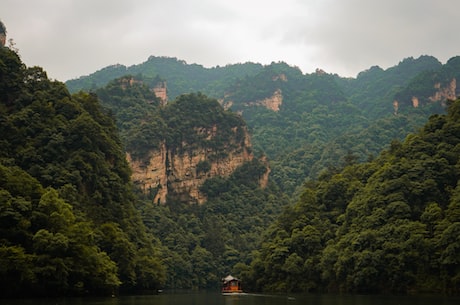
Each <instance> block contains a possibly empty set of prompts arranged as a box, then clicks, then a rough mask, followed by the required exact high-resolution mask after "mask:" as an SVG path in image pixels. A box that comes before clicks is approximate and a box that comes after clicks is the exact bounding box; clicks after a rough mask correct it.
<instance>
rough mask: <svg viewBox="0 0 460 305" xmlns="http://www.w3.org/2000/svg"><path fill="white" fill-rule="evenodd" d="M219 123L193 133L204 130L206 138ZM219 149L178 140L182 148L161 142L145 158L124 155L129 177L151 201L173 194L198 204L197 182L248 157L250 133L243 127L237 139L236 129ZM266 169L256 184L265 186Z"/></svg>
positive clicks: (227, 170)
mask: <svg viewBox="0 0 460 305" xmlns="http://www.w3.org/2000/svg"><path fill="white" fill-rule="evenodd" d="M218 128H219V126H217V125H215V126H213V127H212V128H209V129H207V128H201V129H199V130H195V131H194V132H197V133H200V134H202V133H205V134H206V135H207V139H208V140H212V139H213V137H215V136H216V134H217V131H218ZM232 131H233V133H234V135H233V137H231V139H230V141H229V142H228V143H227V144H226V145H225V146H226V149H225V153H223V152H222V150H214V149H211V148H209V147H208V148H206V147H193V148H192V147H191V146H190V145H188V144H187V143H182V149H181V151H182V152H178V150H177V149H171V148H168V145H167V143H165V142H163V143H162V144H161V145H160V148H159V149H157V150H155V151H151V153H150V158H149V160H148V162H145V161H140V160H133V159H132V158H131V156H130V155H129V154H128V155H127V158H128V161H129V163H130V164H131V168H132V180H133V181H134V183H135V184H137V185H138V186H140V187H141V189H142V190H143V191H144V193H146V194H150V195H151V196H152V198H153V201H154V202H155V203H160V204H164V203H166V199H167V196H168V195H174V196H175V197H176V198H179V199H180V200H181V201H186V202H190V203H198V204H201V203H203V202H205V201H206V197H205V196H204V195H203V194H202V193H200V191H199V189H200V186H201V185H202V184H203V183H204V182H205V181H206V179H209V178H212V177H216V176H220V177H228V176H229V175H230V174H232V173H233V172H234V171H235V169H236V168H238V167H239V166H241V165H242V164H243V163H244V162H248V161H251V160H252V159H253V158H254V156H253V154H252V150H251V142H250V137H249V134H248V132H247V130H246V129H245V130H244V138H243V140H242V141H237V138H238V136H237V130H236V128H235V129H234V130H232ZM268 173H269V170H268V169H267V172H266V174H265V175H263V176H262V177H260V181H259V183H260V185H261V186H262V187H265V185H266V183H267V180H268Z"/></svg>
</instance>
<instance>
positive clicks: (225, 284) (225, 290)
mask: <svg viewBox="0 0 460 305" xmlns="http://www.w3.org/2000/svg"><path fill="white" fill-rule="evenodd" d="M241 293H243V290H242V289H241V281H240V280H239V279H237V278H236V277H233V276H231V275H227V276H226V277H224V278H223V279H222V294H223V295H235V294H241Z"/></svg>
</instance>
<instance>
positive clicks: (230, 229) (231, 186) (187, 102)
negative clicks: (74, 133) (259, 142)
mask: <svg viewBox="0 0 460 305" xmlns="http://www.w3.org/2000/svg"><path fill="white" fill-rule="evenodd" d="M129 80H131V85H129V86H127V85H126V84H127V83H128V82H129ZM132 80H134V81H132ZM95 92H96V93H97V95H98V97H99V99H100V100H101V103H102V105H104V106H105V107H107V108H108V109H110V111H111V112H112V113H113V114H114V115H115V117H116V118H118V119H117V122H118V123H117V124H118V126H119V128H120V132H121V134H122V139H123V140H124V142H125V143H126V150H127V151H128V152H129V153H130V154H132V155H134V156H135V157H136V158H139V159H140V160H142V161H143V162H149V159H148V157H149V152H150V151H151V150H155V149H158V147H159V143H161V142H164V143H166V145H167V146H168V147H169V148H170V149H172V150H174V151H177V152H178V153H179V154H180V153H181V152H180V151H181V150H183V149H184V144H186V149H192V150H193V149H194V148H196V147H206V148H207V149H212V151H213V152H214V154H217V155H221V154H225V152H226V149H228V148H229V147H230V145H232V143H230V138H231V136H232V134H233V131H232V130H233V129H234V128H237V129H239V130H241V133H242V132H243V130H244V129H245V128H246V124H245V122H244V121H243V119H242V118H241V116H238V115H236V114H235V113H234V112H230V111H225V110H224V109H223V108H222V106H221V105H220V104H219V103H218V102H217V101H216V100H215V99H211V98H208V97H207V96H205V95H203V94H200V93H191V94H184V95H181V96H179V97H177V98H176V99H175V100H174V101H171V102H170V103H168V104H167V105H165V106H164V107H160V103H159V101H158V100H157V99H156V98H155V97H154V96H152V92H151V90H150V89H149V87H148V86H147V85H146V84H145V82H144V80H143V79H141V78H136V77H133V76H124V77H121V78H117V79H115V80H113V81H111V82H109V84H107V85H106V86H105V87H103V88H99V89H97V90H96V91H95ZM213 125H218V128H217V131H216V135H215V136H214V137H213V138H212V139H209V138H208V137H207V135H203V134H199V133H196V132H194V130H197V129H200V128H202V127H211V126H213ZM237 134H238V133H237ZM237 138H238V137H237ZM237 140H238V139H237ZM233 144H238V142H237V143H233ZM200 166H201V167H203V168H204V167H205V163H199V164H198V165H197V167H200ZM204 170H205V169H204ZM266 170H267V169H266V165H265V164H263V163H261V162H260V161H258V160H256V159H254V160H253V161H251V162H247V163H245V164H244V165H243V166H241V167H240V168H239V169H238V170H237V171H235V172H234V173H233V174H232V175H231V176H230V177H228V178H223V177H215V178H212V179H208V180H207V181H206V182H205V184H204V185H203V186H202V187H201V191H202V192H203V193H204V194H205V195H206V197H207V199H208V200H207V202H206V203H205V204H203V205H196V204H192V205H190V203H188V202H183V201H181V200H180V199H179V198H175V197H174V196H172V195H169V196H168V203H167V204H166V205H165V206H163V205H158V204H154V203H153V202H152V192H149V193H147V194H145V193H142V192H140V191H139V192H138V193H137V195H138V197H139V198H140V200H141V203H140V204H139V205H138V206H139V210H140V211H141V214H142V217H143V220H144V223H145V225H146V226H147V227H148V229H149V231H150V232H151V233H152V234H153V235H155V236H158V238H159V239H160V240H161V241H162V244H163V246H164V247H165V248H164V250H163V255H164V257H163V258H164V263H165V265H166V266H167V270H168V272H167V281H166V284H165V286H166V287H169V288H183V289H184V288H188V289H200V288H201V289H203V288H212V289H217V288H218V287H217V285H218V284H219V282H220V279H221V277H222V276H223V275H225V274H227V273H229V272H231V271H233V270H232V269H233V267H234V265H235V264H236V263H239V262H246V263H249V262H250V261H251V252H252V251H253V250H255V249H256V248H257V246H258V244H259V242H260V236H261V235H262V232H263V231H264V230H265V229H266V228H268V226H269V224H270V223H272V222H273V221H274V220H275V217H276V215H278V214H279V213H280V212H281V208H282V207H283V206H285V205H286V204H288V202H289V200H288V199H287V197H285V196H283V195H281V193H280V190H279V188H278V187H277V186H276V185H274V184H271V185H270V186H269V187H267V188H265V189H261V188H260V186H259V184H258V183H257V180H258V179H257V177H259V176H261V175H262V174H263V173H265V171H266ZM179 197H180V196H179Z"/></svg>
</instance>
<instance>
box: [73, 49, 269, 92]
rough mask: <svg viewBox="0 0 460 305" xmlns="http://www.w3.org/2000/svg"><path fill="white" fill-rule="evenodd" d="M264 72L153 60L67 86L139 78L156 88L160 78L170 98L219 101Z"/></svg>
mask: <svg viewBox="0 0 460 305" xmlns="http://www.w3.org/2000/svg"><path fill="white" fill-rule="evenodd" d="M261 68H262V65H260V64H254V63H245V64H234V65H227V66H225V67H219V66H218V67H213V68H205V67H203V66H201V65H197V64H187V63H186V62H185V61H183V60H178V59H177V58H171V57H156V56H150V57H149V58H148V60H147V61H145V62H144V63H141V64H139V65H133V66H130V67H125V66H123V65H114V66H110V67H106V68H104V69H102V70H99V71H97V72H95V73H93V74H91V75H88V76H82V77H80V78H79V79H74V80H68V81H67V82H66V85H67V86H68V88H69V90H70V92H77V91H79V90H91V89H95V88H101V87H104V86H105V85H106V84H108V83H109V82H110V81H111V80H113V79H116V78H119V77H122V76H124V75H127V74H131V75H135V76H136V77H137V76H140V75H142V77H143V78H144V80H145V82H146V83H147V84H148V85H150V86H153V85H155V83H154V80H155V78H156V77H157V76H160V77H161V78H163V79H165V80H166V81H167V85H168V96H169V97H170V98H171V99H174V98H176V97H177V96H179V95H181V94H184V93H191V92H197V91H201V92H203V93H206V94H208V95H210V96H212V97H215V98H216V97H220V96H222V95H223V92H224V90H225V88H226V87H227V86H228V84H229V83H232V82H234V81H235V80H236V79H238V78H242V77H245V76H246V75H252V74H254V73H257V72H258V71H260V69H261Z"/></svg>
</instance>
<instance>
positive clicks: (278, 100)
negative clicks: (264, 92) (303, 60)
mask: <svg viewBox="0 0 460 305" xmlns="http://www.w3.org/2000/svg"><path fill="white" fill-rule="evenodd" d="M280 77H281V76H280ZM219 103H220V104H221V105H222V106H223V107H224V108H225V109H229V108H231V107H232V106H233V104H234V102H233V101H232V100H225V99H221V100H219ZM282 104H283V94H282V92H281V89H277V90H275V92H273V95H272V96H270V97H267V98H264V99H262V100H258V101H252V102H246V103H244V106H245V107H253V106H262V107H265V108H267V109H270V110H272V111H275V112H278V111H279V110H280V106H281V105H282Z"/></svg>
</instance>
